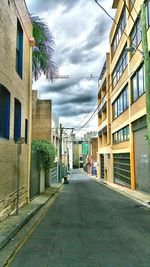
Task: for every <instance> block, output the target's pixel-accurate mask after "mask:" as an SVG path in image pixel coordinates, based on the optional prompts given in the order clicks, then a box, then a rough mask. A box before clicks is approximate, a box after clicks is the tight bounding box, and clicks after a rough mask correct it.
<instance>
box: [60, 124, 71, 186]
mask: <svg viewBox="0 0 150 267" xmlns="http://www.w3.org/2000/svg"><path fill="white" fill-rule="evenodd" d="M64 130H72V131H73V130H74V128H64V127H62V124H61V123H60V144H59V180H60V181H61V179H62V136H63V131H64Z"/></svg>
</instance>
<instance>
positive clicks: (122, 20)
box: [112, 7, 127, 55]
mask: <svg viewBox="0 0 150 267" xmlns="http://www.w3.org/2000/svg"><path fill="white" fill-rule="evenodd" d="M126 23H127V20H126V9H125V7H124V9H123V11H122V15H121V17H120V20H119V23H118V27H117V30H116V34H115V37H114V40H113V43H112V54H113V55H114V53H115V51H116V50H117V47H118V44H119V41H120V39H121V36H122V33H123V31H124V29H125V27H126Z"/></svg>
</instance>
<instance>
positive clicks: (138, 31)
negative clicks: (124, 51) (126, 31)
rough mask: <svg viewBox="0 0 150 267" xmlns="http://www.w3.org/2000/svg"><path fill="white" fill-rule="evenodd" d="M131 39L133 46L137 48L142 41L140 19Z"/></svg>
mask: <svg viewBox="0 0 150 267" xmlns="http://www.w3.org/2000/svg"><path fill="white" fill-rule="evenodd" d="M130 38H131V45H133V46H134V47H136V48H137V47H138V45H139V44H140V42H141V41H142V30H141V21H140V19H139V18H138V20H137V21H136V23H135V25H134V27H133V29H132V32H131V35H130Z"/></svg>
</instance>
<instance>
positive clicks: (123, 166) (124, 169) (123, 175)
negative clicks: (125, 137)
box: [114, 153, 131, 187]
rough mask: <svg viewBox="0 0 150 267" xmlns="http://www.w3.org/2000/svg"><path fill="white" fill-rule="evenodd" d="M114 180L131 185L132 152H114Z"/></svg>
mask: <svg viewBox="0 0 150 267" xmlns="http://www.w3.org/2000/svg"><path fill="white" fill-rule="evenodd" d="M114 180H115V183H118V184H121V185H124V186H127V187H130V186H131V173H130V154H129V153H122V154H114Z"/></svg>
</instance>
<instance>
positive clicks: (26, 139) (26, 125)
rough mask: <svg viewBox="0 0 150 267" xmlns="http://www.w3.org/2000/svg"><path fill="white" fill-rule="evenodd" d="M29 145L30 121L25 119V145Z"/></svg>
mask: <svg viewBox="0 0 150 267" xmlns="http://www.w3.org/2000/svg"><path fill="white" fill-rule="evenodd" d="M27 143H28V120H27V119H25V144H27Z"/></svg>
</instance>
